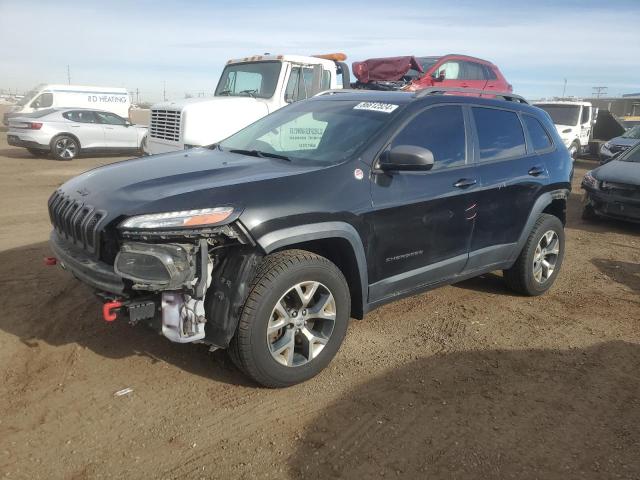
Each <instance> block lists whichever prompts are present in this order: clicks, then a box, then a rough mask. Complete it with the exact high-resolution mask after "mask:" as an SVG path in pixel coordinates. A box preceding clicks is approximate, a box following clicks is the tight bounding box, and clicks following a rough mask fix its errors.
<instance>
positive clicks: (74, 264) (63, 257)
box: [49, 230, 125, 295]
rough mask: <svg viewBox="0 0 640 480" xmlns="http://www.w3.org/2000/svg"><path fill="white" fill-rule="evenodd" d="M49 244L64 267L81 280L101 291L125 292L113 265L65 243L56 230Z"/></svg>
mask: <svg viewBox="0 0 640 480" xmlns="http://www.w3.org/2000/svg"><path fill="white" fill-rule="evenodd" d="M49 246H50V247H51V250H52V251H53V253H54V255H55V257H56V258H57V259H58V261H59V263H60V264H61V265H62V267H63V268H65V269H66V270H69V271H70V272H71V273H72V274H73V275H74V276H75V277H76V278H77V279H78V280H80V281H81V282H83V283H86V284H87V285H89V286H91V287H93V288H95V289H97V290H100V291H101V292H108V293H114V294H118V295H122V294H123V293H124V289H125V285H124V282H123V281H122V278H121V277H120V276H119V275H117V274H116V273H115V272H114V270H113V267H112V266H111V265H108V264H106V263H104V262H100V261H97V260H95V259H93V258H91V257H90V256H89V255H88V254H87V253H85V252H84V251H82V250H80V249H79V248H76V247H73V246H71V245H69V244H67V243H65V242H64V241H63V240H62V239H60V237H59V236H58V234H57V233H56V231H55V230H54V231H53V232H51V236H50V237H49Z"/></svg>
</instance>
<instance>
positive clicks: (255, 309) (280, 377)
mask: <svg viewBox="0 0 640 480" xmlns="http://www.w3.org/2000/svg"><path fill="white" fill-rule="evenodd" d="M350 303H351V300H350V295H349V287H348V285H347V282H346V280H345V278H344V275H343V274H342V272H341V271H340V270H339V269H338V267H336V266H335V265H334V264H333V263H331V262H330V261H329V260H327V259H326V258H324V257H321V256H319V255H316V254H314V253H311V252H307V251H304V250H288V251H284V252H278V253H275V254H272V255H269V256H267V257H265V259H264V261H263V263H262V265H261V267H260V268H259V270H258V273H257V274H256V277H255V279H254V281H253V284H252V288H251V292H250V293H249V296H248V298H247V301H246V302H245V305H244V307H243V310H242V315H241V317H240V321H239V324H238V329H237V331H236V334H235V336H234V338H233V340H232V343H231V347H230V352H229V353H230V355H231V358H232V360H233V361H234V363H235V364H236V366H238V368H240V370H242V371H243V372H244V373H245V374H246V375H247V376H249V377H251V378H252V379H253V380H255V381H256V382H257V383H259V384H261V385H263V386H266V387H286V386H289V385H294V384H296V383H300V382H304V381H305V380H308V379H310V378H311V377H313V376H315V375H317V374H318V373H319V372H320V371H321V370H322V369H324V368H325V367H326V366H327V365H328V364H329V362H330V361H331V360H332V359H333V357H334V356H335V355H336V353H337V352H338V349H339V348H340V345H341V344H342V341H343V339H344V336H345V334H346V332H347V326H348V323H349V317H350V308H351V307H350Z"/></svg>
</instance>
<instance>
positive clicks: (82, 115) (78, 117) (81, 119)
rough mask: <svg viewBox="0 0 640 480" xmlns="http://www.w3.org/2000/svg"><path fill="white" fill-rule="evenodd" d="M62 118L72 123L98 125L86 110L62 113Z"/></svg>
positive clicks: (92, 115) (91, 113)
mask: <svg viewBox="0 0 640 480" xmlns="http://www.w3.org/2000/svg"><path fill="white" fill-rule="evenodd" d="M62 116H63V117H64V118H66V119H67V120H71V121H72V122H78V123H98V120H97V119H96V116H95V114H94V113H93V112H91V111H87V110H72V111H70V112H64V113H63V114H62Z"/></svg>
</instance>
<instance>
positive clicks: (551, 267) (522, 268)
mask: <svg viewBox="0 0 640 480" xmlns="http://www.w3.org/2000/svg"><path fill="white" fill-rule="evenodd" d="M563 258H564V228H563V225H562V222H561V221H560V219H559V218H558V217H555V216H553V215H548V214H546V213H543V214H542V215H540V217H538V220H537V221H536V223H535V225H534V227H533V229H532V231H531V233H530V234H529V237H528V238H527V241H526V242H525V245H524V247H523V248H522V251H521V252H520V255H519V256H518V259H517V260H516V263H515V264H514V265H513V267H511V268H510V269H509V270H505V271H504V272H503V273H504V279H505V281H506V282H507V285H508V286H509V287H510V288H511V289H512V290H515V291H516V292H518V293H522V294H524V295H529V296H536V295H541V294H543V293H544V292H546V291H547V290H549V288H551V285H553V282H554V281H555V279H556V277H557V276H558V272H559V271H560V267H561V265H562V260H563Z"/></svg>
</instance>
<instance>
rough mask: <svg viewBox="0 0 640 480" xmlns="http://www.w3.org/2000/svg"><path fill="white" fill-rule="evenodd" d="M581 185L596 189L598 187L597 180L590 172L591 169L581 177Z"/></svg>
mask: <svg viewBox="0 0 640 480" xmlns="http://www.w3.org/2000/svg"><path fill="white" fill-rule="evenodd" d="M582 185H583V186H585V187H589V188H593V189H597V188H598V180H597V179H596V178H595V177H594V176H593V175H592V174H591V171H588V172H587V173H585V175H584V178H583V179H582Z"/></svg>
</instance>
